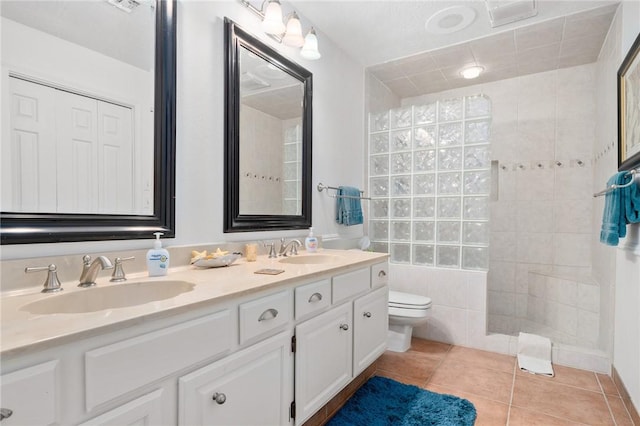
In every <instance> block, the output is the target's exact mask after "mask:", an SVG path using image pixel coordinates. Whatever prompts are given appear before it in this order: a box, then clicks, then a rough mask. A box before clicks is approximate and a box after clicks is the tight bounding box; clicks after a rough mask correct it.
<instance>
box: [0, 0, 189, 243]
mask: <svg viewBox="0 0 640 426" xmlns="http://www.w3.org/2000/svg"><path fill="white" fill-rule="evenodd" d="M156 7H157V10H156V47H155V110H154V112H155V119H154V135H155V136H154V150H153V152H154V193H153V215H149V216H142V215H107V214H57V213H8V212H2V213H1V214H0V220H1V223H0V233H1V237H2V244H26V243H57V242H70V241H100V240H123V239H140V238H147V239H148V238H153V235H152V234H153V233H154V232H164V238H167V237H169V238H171V237H175V152H176V22H177V21H176V0H158V2H157V4H156Z"/></svg>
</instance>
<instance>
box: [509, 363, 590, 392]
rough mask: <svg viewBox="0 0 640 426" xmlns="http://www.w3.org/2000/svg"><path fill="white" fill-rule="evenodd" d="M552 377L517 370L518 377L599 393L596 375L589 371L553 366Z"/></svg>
mask: <svg viewBox="0 0 640 426" xmlns="http://www.w3.org/2000/svg"><path fill="white" fill-rule="evenodd" d="M553 372H554V373H555V376H554V377H547V376H541V375H537V374H531V373H527V372H526V371H522V370H520V369H519V368H518V373H517V374H518V375H519V376H522V377H529V378H533V379H535V380H541V381H544V382H552V383H561V384H564V385H569V386H575V387H577V388H580V389H587V390H590V391H594V392H601V389H600V385H599V384H598V379H596V374H595V373H593V372H591V371H586V370H578V369H577V368H570V367H565V366H564V365H557V364H554V365H553Z"/></svg>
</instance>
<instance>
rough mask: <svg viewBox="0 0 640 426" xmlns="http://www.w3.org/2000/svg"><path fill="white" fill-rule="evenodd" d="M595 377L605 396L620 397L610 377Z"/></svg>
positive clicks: (598, 374)
mask: <svg viewBox="0 0 640 426" xmlns="http://www.w3.org/2000/svg"><path fill="white" fill-rule="evenodd" d="M596 376H598V381H599V382H600V385H601V386H602V390H604V393H606V394H607V395H613V396H620V392H618V387H617V386H616V384H615V383H613V379H612V378H611V376H608V375H606V374H602V373H597V374H596Z"/></svg>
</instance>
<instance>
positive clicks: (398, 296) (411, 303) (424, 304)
mask: <svg viewBox="0 0 640 426" xmlns="http://www.w3.org/2000/svg"><path fill="white" fill-rule="evenodd" d="M430 307H431V299H430V298H429V297H425V296H419V295H417V294H408V293H402V292H400V291H393V290H391V291H389V308H398V309H411V310H425V309H429V308H430Z"/></svg>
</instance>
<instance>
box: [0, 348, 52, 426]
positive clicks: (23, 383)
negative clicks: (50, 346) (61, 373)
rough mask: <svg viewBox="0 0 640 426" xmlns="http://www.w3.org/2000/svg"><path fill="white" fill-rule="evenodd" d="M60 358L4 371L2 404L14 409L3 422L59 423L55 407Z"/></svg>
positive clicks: (5, 423) (1, 392)
mask: <svg viewBox="0 0 640 426" xmlns="http://www.w3.org/2000/svg"><path fill="white" fill-rule="evenodd" d="M57 367H58V361H50V362H45V363H44V364H38V365H35V366H33V367H28V368H23V369H22V370H18V371H14V372H13V373H8V374H3V375H2V377H1V378H0V380H2V386H1V387H0V407H2V408H3V409H7V410H11V415H10V416H9V417H7V418H5V419H3V420H2V425H3V426H4V425H49V424H54V423H56V424H57V423H59V421H58V419H57V406H56V388H57V385H56V376H57V374H56V369H57Z"/></svg>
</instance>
